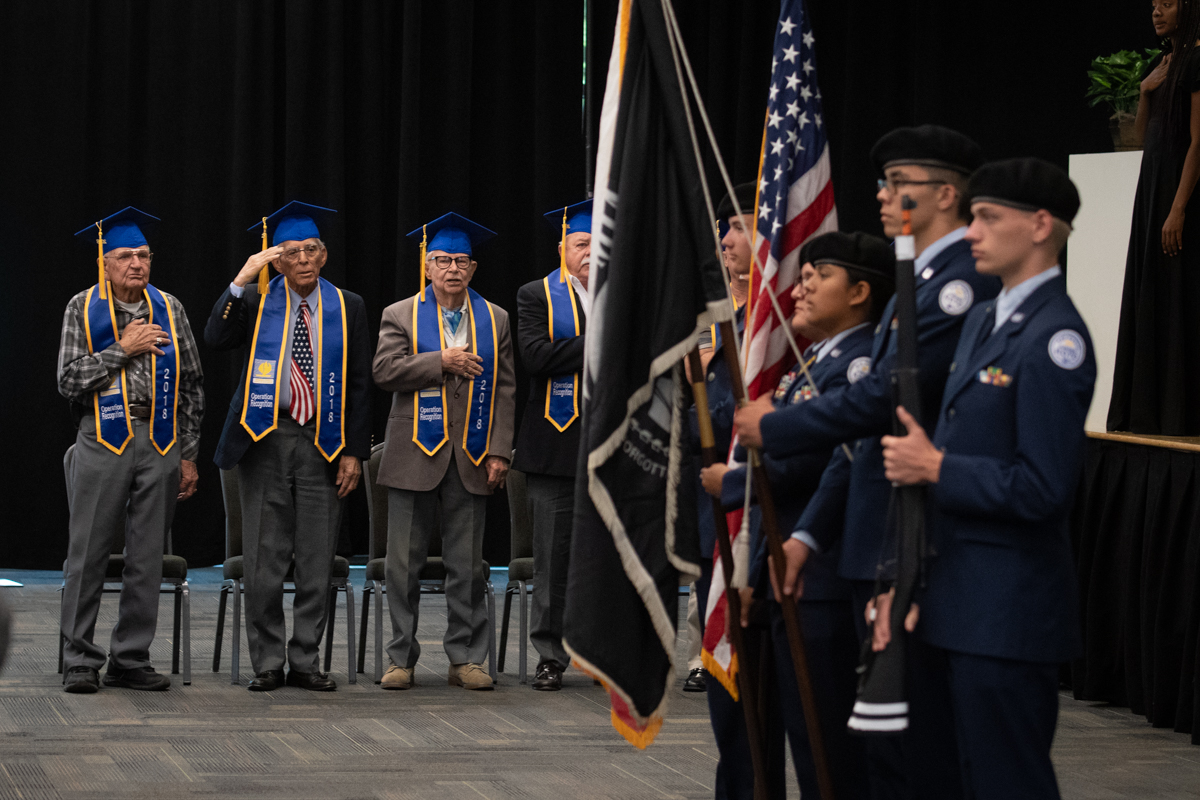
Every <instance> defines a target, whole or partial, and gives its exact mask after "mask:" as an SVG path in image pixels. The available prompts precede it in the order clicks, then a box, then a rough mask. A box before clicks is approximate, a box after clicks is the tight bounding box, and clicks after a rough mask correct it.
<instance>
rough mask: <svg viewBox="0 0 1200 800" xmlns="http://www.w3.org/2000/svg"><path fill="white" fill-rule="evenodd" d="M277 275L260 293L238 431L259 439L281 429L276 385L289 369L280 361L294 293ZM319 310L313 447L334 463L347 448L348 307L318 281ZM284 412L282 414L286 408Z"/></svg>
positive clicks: (316, 316) (338, 292) (315, 320)
mask: <svg viewBox="0 0 1200 800" xmlns="http://www.w3.org/2000/svg"><path fill="white" fill-rule="evenodd" d="M284 280H285V278H284V277H283V276H282V275H277V276H276V277H275V279H274V280H272V281H271V284H270V288H271V292H270V294H267V295H260V296H259V297H260V301H259V304H258V318H257V320H256V321H255V323H254V341H253V343H252V344H251V347H250V366H249V368H248V369H247V370H246V391H245V396H244V398H243V399H242V427H243V428H245V429H246V432H247V433H249V434H250V438H252V439H253V440H254V441H256V442H257V441H259V440H260V439H262V438H263V437H264V436H266V435H267V434H268V433H270V432H271V431H273V430H275V429H276V428H277V427H279V381H280V380H281V379H282V375H283V373H285V372H287V371H288V366H287V365H283V364H281V363H280V361H281V360H282V359H281V356H282V354H283V346H284V341H285V339H286V337H287V333H288V320H290V319H291V318H292V293H291V292H290V291H288V290H287V289H286V288H285V287H284V285H283V283H284ZM317 288H318V292H317V298H318V299H317V308H316V313H315V314H314V315H313V324H314V328H315V329H314V330H313V331H312V335H313V339H314V341H315V342H316V348H315V351H316V352H315V353H314V356H315V363H314V367H315V371H314V373H313V378H314V383H313V388H314V391H315V392H316V395H317V397H316V403H315V408H316V415H315V416H316V423H317V435H316V437H315V440H314V441H315V444H316V446H317V449H318V450H319V451H320V452H321V455H322V456H324V457H325V460H326V461H333V459H334V458H336V457H337V454H338V453H340V452H341V450H342V448H343V447H345V446H346V421H345V419H346V303H345V300H344V299H343V297H342V290H341V289H339V288H337V287H336V286H334V285H333V284H332V283H330V282H329V281H327V280H325V279H324V278H318V279H317ZM285 413H286V410H285Z"/></svg>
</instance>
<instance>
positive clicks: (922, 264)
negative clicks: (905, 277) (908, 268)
mask: <svg viewBox="0 0 1200 800" xmlns="http://www.w3.org/2000/svg"><path fill="white" fill-rule="evenodd" d="M966 235H967V226H966V225H963V226H962V227H961V228H955V229H954V230H952V231H950V232H949V233H947V234H946V235H945V236H943V237H942V238H940V239H938V240H937V241H936V242H934V243H933V244H931V245H929V247H926V248H925V249H924V250H922V251H921V255H919V256H917V257H916V258H915V259H913V272H914V274H917V275H920V274H921V272H922V271H923V270H924V269H925V268H926V267H928V266H929V265H930V263H932V262H933V260H934V259H935V258H937V257H938V256H939V255H941V253H942V251H943V250H945V249H946V248H947V247H949V246H950V245H952V244H955V243H957V242H961V241H962V240H963V237H964V236H966Z"/></svg>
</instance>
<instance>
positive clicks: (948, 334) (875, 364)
mask: <svg viewBox="0 0 1200 800" xmlns="http://www.w3.org/2000/svg"><path fill="white" fill-rule="evenodd" d="M916 283H917V358H918V369H919V370H920V377H919V380H920V389H921V411H922V413H921V423H922V425H924V426H925V430H927V431H929V433H930V434H931V435H932V434H933V432H934V430H935V428H936V426H937V419H938V415H937V408H938V404H939V403H940V402H941V397H942V390H943V389H944V388H945V386H946V377H947V375H949V374H950V362H951V360H952V359H953V357H954V348H955V347H956V346H957V345H958V336H959V333H960V332H961V331H962V325H963V321H964V320H965V319H966V318H967V312H968V311H969V309H970V307H971V305H972V304H978V303H983V302H986V301H988V300H991V299H992V298H993V297H995V296H996V295H997V294H998V293H999V291H1000V281H998V280H997V279H996V278H993V277H990V276H987V275H980V274H979V273H978V272H976V271H975V259H973V258H972V257H971V245H970V244H969V243H968V242H966V241H958V242H955V243H954V244H952V245H950V246H949V247H947V248H946V249H945V250H943V251H942V252H941V253H938V255H937V256H935V257H934V259H933V260H932V261H931V262H930V263H929V265H928V267H927V268H926V269H925V270H923V271H922V272H921V274H920V275H917V278H916ZM895 303H896V300H895V298H894V297H893V298H892V300H891V301H889V302H888V305H887V307H886V308H885V309H884V312H883V321H882V322H881V323H880V324H879V325H878V326H877V327H876V329H875V340H874V342H873V344H872V348H871V374H870V375H867V376H866V377H865V378H863V379H862V380H860V381H859V382H858V383H856V384H854V385H853V386H850V387H847V388H846V390H845V391H843V392H840V393H836V394H827V395H824V396H822V397H818V398H816V399H815V400H812V401H811V402H808V403H803V404H801V405H799V406H794V407H793V408H790V409H786V410H784V411H780V412H777V413H775V414H768V415H767V416H766V417H763V423H762V433H763V445H764V450H765V451H766V453H767V454H768V455H772V456H776V457H785V456H789V455H792V454H794V453H797V452H802V451H804V450H816V449H819V450H826V451H828V450H832V449H833V448H834V447H836V446H837V445H838V444H840V443H842V442H848V441H854V446H853V447H852V448H851V451H852V453H853V454H854V462H853V463H852V464H851V463H849V462H848V460H847V459H846V456H845V454H844V453H840V452H835V453H834V456H833V459H832V461H831V462H830V465H829V467H828V468H827V469H828V470H831V471H832V472H831V473H830V478H831V480H824V479H823V480H822V482H821V486H820V487H819V488H818V490H817V493H816V495H814V496H813V498H812V500H811V501H810V502H809V504H808V506H807V507H806V508H805V509H804V514H803V515H801V517H800V521H799V522H798V523H797V528H798V529H800V530H806V531H808V532H809V533H810V534H811V535H812V536H813V538H814V539H816V540H817V541H818V542H819V543H820V544H821V547H822V549H828V548H831V547H833V545H834V544H835V543H836V542H837V541H838V539H839V538H842V537H843V536H844V538H843V540H842V543H841V548H842V555H841V564H840V567H839V570H838V574H840V575H841V576H842V577H843V578H849V579H851V580H874V579H875V576H876V566H877V564H878V562H879V557H880V553H881V552H882V546H883V540H884V535H885V533H886V531H887V512H888V503H889V500H890V497H891V490H892V487H891V484H890V483H888V481H887V479H886V478H885V477H884V474H883V447H882V445H881V444H880V441H879V437H881V436H883V435H884V434H888V433H891V430H892V387H891V372H892V368H893V365H894V363H895V358H896V336H895V335H894V331H893V330H892V322H893V320H894V315H895V307H896V305H895ZM855 440H857V441H855ZM839 450H840V448H839ZM843 515H844V520H845V522H844V526H842V528H839V527H838V526H837V525H834V524H831V521H834V520H838V519H842V518H843ZM843 528H844V531H843Z"/></svg>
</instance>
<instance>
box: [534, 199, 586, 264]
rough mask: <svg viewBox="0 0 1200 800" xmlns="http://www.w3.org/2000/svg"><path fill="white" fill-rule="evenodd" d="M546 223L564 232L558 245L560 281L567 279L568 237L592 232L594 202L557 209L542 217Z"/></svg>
mask: <svg viewBox="0 0 1200 800" xmlns="http://www.w3.org/2000/svg"><path fill="white" fill-rule="evenodd" d="M542 216H543V217H544V218H545V220H546V222H549V223H550V224H551V225H553V226H555V227H556V228H560V229H561V230H562V239H561V240H560V241H559V243H558V281H559V283H562V282H563V281H565V280H566V279H567V237H568V236H570V235H571V234H572V233H588V234H590V233H591V232H592V201H591V200H584V201H583V202H581V203H575V204H574V205H570V206H565V207H563V208H556V209H554V210H553V211H547V212H546V213H545V214H543V215H542Z"/></svg>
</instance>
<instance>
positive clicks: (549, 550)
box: [513, 200, 592, 691]
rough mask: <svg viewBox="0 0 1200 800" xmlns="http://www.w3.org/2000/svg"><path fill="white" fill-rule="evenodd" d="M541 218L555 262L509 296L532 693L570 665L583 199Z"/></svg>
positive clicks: (588, 237)
mask: <svg viewBox="0 0 1200 800" xmlns="http://www.w3.org/2000/svg"><path fill="white" fill-rule="evenodd" d="M545 218H546V220H547V221H548V222H550V224H551V225H553V226H554V229H555V230H556V231H557V232H559V242H558V256H559V262H558V267H556V268H555V270H554V271H553V272H551V273H550V274H549V275H547V276H546V277H544V278H541V279H540V280H536V281H532V282H530V283H527V284H525V285H524V286H522V287H521V288H520V289H519V290H518V291H517V311H518V319H519V320H520V324H519V327H518V328H517V346H518V347H519V348H520V351H521V361H522V362H523V363H524V365H525V370H526V371H527V372H528V373H529V401H528V403H526V405H525V416H524V417H523V418H522V420H521V435H520V436H519V437H517V451H516V453H515V454H514V456H513V468H514V469H518V470H520V471H521V472H524V473H525V475H526V486H527V487H528V498H529V517H530V519H531V520H532V522H533V603H532V607H531V608H530V622H531V625H530V631H529V638H530V640H531V641H532V642H533V646H534V648H536V649H537V652H538V664H537V669H536V670H535V672H534V679H533V688H534V689H537V690H540V691H557V690H558V689H561V688H562V674H563V670H565V669H566V668H567V665H568V664H570V663H571V657H570V656H569V655H568V654H567V651H566V650H565V649H563V645H562V626H563V608H564V606H565V605H566V601H567V565H568V564H569V563H570V559H571V520H572V519H573V517H574V513H575V466H576V462H577V460H578V457H579V429H580V425H579V412H580V408H581V406H582V398H581V397H580V392H581V391H582V385H581V384H580V374H581V371H582V370H583V335H584V332H585V330H586V328H587V311H588V307H589V298H588V289H587V287H588V269H589V266H590V264H591V255H592V201H591V200H585V201H583V202H581V203H576V204H574V205H571V206H566V207H564V208H557V209H555V210H553V211H551V212H549V213H548V214H546V215H545Z"/></svg>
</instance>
